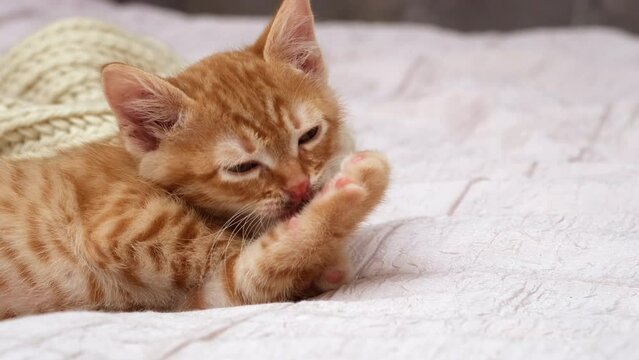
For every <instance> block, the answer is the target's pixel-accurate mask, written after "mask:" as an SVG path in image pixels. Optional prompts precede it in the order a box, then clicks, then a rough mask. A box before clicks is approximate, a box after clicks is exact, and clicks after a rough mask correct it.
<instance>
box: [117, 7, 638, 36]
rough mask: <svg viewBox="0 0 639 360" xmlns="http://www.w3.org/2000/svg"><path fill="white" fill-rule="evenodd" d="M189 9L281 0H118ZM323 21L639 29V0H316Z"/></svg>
mask: <svg viewBox="0 0 639 360" xmlns="http://www.w3.org/2000/svg"><path fill="white" fill-rule="evenodd" d="M114 1H117V2H121V3H128V2H144V3H150V4H155V5H161V6H165V7H170V8H173V9H178V10H181V11H184V12H188V13H214V14H234V15H270V14H271V13H272V12H273V9H275V8H276V7H277V4H278V3H279V1H280V0H114ZM313 8H314V10H315V12H316V14H317V17H318V20H320V21H322V20H360V21H384V22H419V23H429V24H435V25H439V26H443V27H447V28H453V29H457V30H461V31H490V30H515V29H521V28H531V27H542V26H543V27H548V26H582V25H608V26H615V27H618V28H622V29H626V30H629V31H633V32H639V0H315V1H314V2H313Z"/></svg>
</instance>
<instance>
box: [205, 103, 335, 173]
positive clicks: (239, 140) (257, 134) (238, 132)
mask: <svg viewBox="0 0 639 360" xmlns="http://www.w3.org/2000/svg"><path fill="white" fill-rule="evenodd" d="M275 102H276V101H273V100H272V101H267V102H266V107H267V109H266V110H267V111H266V113H267V114H266V115H267V116H266V118H263V119H260V120H257V119H255V118H250V119H249V118H248V117H246V116H236V117H234V121H235V122H236V125H237V126H235V127H232V128H229V132H228V133H226V134H225V135H224V136H222V138H221V139H220V140H218V141H216V144H215V154H216V157H217V158H218V159H220V161H221V162H237V161H242V159H260V161H264V162H265V163H267V164H271V163H274V162H275V159H277V158H279V157H283V156H284V157H286V156H289V155H292V156H295V155H297V142H298V138H299V136H300V135H301V134H303V133H304V132H305V131H307V130H308V129H310V128H312V127H314V126H317V125H319V124H320V123H322V119H323V117H322V113H321V112H320V110H319V109H318V108H317V107H315V106H314V105H313V104H312V103H310V102H304V101H299V102H296V103H294V104H291V105H290V108H289V109H282V108H280V109H278V107H277V106H276V105H275ZM259 122H263V123H262V124H260V123H259ZM264 122H266V123H268V124H266V123H264Z"/></svg>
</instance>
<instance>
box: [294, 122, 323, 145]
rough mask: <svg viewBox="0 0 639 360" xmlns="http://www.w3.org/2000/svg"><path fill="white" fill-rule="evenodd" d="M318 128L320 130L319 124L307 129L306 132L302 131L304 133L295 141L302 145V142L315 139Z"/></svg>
mask: <svg viewBox="0 0 639 360" xmlns="http://www.w3.org/2000/svg"><path fill="white" fill-rule="evenodd" d="M319 130H320V127H319V126H316V127H314V128H312V129H311V130H309V131H307V132H306V133H304V135H302V136H301V137H300V139H299V140H298V141H297V143H298V144H299V145H304V144H306V143H308V142H310V141H311V140H313V139H315V137H316V136H317V134H318V133H319Z"/></svg>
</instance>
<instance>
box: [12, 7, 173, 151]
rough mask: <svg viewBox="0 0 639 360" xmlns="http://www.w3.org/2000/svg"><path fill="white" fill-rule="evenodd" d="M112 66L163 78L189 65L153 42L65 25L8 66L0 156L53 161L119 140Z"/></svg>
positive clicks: (96, 26) (101, 27) (16, 51)
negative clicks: (59, 153)
mask: <svg viewBox="0 0 639 360" xmlns="http://www.w3.org/2000/svg"><path fill="white" fill-rule="evenodd" d="M109 62H124V63H128V64H131V65H135V66H138V67H141V68H143V69H145V70H148V71H152V72H155V73H161V74H169V73H172V72H175V71H176V70H178V69H179V66H180V63H181V62H180V61H179V60H178V59H177V57H175V56H174V55H173V54H172V53H171V52H169V51H168V50H167V49H166V48H164V47H163V46H161V45H159V44H157V43H155V42H153V41H151V40H148V39H143V38H140V37H136V36H132V35H130V34H127V33H125V32H123V31H121V30H119V29H117V28H115V27H113V26H110V25H107V24H104V23H101V22H98V21H94V20H88V19H68V20H63V21H60V22H57V23H55V24H53V25H51V26H48V27H47V28H45V29H43V30H41V31H39V32H37V33H36V34H34V35H32V36H30V37H28V38H27V39H25V40H24V41H22V42H21V43H19V44H18V45H16V46H15V47H14V48H13V49H11V50H10V51H9V52H8V53H7V54H5V55H4V56H3V57H2V58H0V156H6V157H13V158H24V157H31V156H48V155H51V154H54V153H55V151H56V150H57V149H64V148H70V147H73V146H77V145H79V144H82V143H86V142H92V141H99V140H105V139H108V138H110V137H112V136H113V135H114V134H115V133H116V131H117V126H116V123H115V121H114V118H113V114H112V113H111V111H110V110H109V107H108V106H107V104H106V101H105V100H104V98H103V95H102V89H101V84H100V67H101V66H102V65H104V64H106V63H109Z"/></svg>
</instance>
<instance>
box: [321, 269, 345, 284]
mask: <svg viewBox="0 0 639 360" xmlns="http://www.w3.org/2000/svg"><path fill="white" fill-rule="evenodd" d="M324 279H325V280H326V281H327V282H329V283H331V284H339V283H341V282H342V281H344V272H343V271H342V270H329V271H327V272H326V273H325V274H324Z"/></svg>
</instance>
